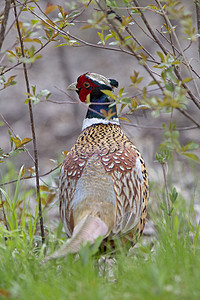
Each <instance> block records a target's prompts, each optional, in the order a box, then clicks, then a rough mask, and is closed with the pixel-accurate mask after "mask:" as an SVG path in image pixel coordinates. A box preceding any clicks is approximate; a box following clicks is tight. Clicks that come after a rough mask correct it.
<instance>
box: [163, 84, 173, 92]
mask: <svg viewBox="0 0 200 300" xmlns="http://www.w3.org/2000/svg"><path fill="white" fill-rule="evenodd" d="M165 88H166V89H167V90H168V91H170V92H173V91H174V85H173V83H172V82H167V83H166V84H165Z"/></svg>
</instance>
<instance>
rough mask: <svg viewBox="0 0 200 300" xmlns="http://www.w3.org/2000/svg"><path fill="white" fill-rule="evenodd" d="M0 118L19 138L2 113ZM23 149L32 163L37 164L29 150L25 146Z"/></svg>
mask: <svg viewBox="0 0 200 300" xmlns="http://www.w3.org/2000/svg"><path fill="white" fill-rule="evenodd" d="M0 117H1V118H2V120H3V122H4V123H5V124H6V126H7V127H8V128H9V129H10V131H11V133H12V135H13V136H14V137H15V138H16V137H17V135H16V133H15V132H14V130H13V128H12V127H11V126H10V124H9V123H8V121H7V120H6V119H5V117H4V116H3V115H2V113H0ZM22 148H23V149H24V150H26V152H27V153H28V155H29V156H30V158H31V159H32V161H33V162H34V163H35V160H34V158H33V156H32V155H31V153H30V152H29V151H28V149H27V148H26V147H25V146H23V147H22Z"/></svg>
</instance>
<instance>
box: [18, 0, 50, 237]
mask: <svg viewBox="0 0 200 300" xmlns="http://www.w3.org/2000/svg"><path fill="white" fill-rule="evenodd" d="M13 4H14V14H15V18H16V26H17V31H18V35H19V40H20V45H21V51H22V56H23V57H25V52H24V44H23V40H22V35H21V31H20V26H19V21H18V17H17V9H16V4H15V0H13ZM23 70H24V78H25V84H26V90H27V93H30V85H29V79H28V72H27V68H26V64H25V63H23ZM28 105H29V115H30V122H31V131H32V138H33V149H34V159H35V173H36V191H37V199H38V204H39V220H40V230H41V237H42V243H44V241H45V237H44V225H43V217H42V204H41V197H40V182H39V167H38V153H37V144H36V134H35V126H34V117H33V109H32V102H31V101H29V102H28Z"/></svg>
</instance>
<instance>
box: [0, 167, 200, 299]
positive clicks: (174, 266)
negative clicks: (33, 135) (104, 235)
mask: <svg viewBox="0 0 200 300" xmlns="http://www.w3.org/2000/svg"><path fill="white" fill-rule="evenodd" d="M8 173H10V174H11V175H9V174H6V175H5V178H6V180H9V177H10V176H13V170H10V171H9V172H8ZM5 178H4V179H5ZM12 178H13V177H12ZM195 178H196V175H195ZM19 179H20V174H19V177H18V182H17V183H16V185H15V188H14V189H13V190H12V189H9V190H8V189H6V188H5V189H2V199H3V201H4V202H3V205H1V210H2V206H3V208H4V221H5V217H6V226H5V225H3V222H2V223H1V224H0V240H1V243H0V270H1V275H0V299H20V300H23V299H26V300H27V299H28V300H31V299H34V300H35V299H83V300H84V299H85V300H86V299H101V300H102V299H103V300H104V299H105V300H107V299H108V300H112V299H113V300H114V299H115V300H116V299H137V300H140V299H141V300H145V299H148V300H151V299H152V300H156V299H167V300H169V299H200V286H199V278H200V268H199V266H200V240H199V225H198V224H196V221H195V211H194V209H193V205H192V204H193V199H191V201H190V203H192V204H190V203H188V201H185V199H184V197H183V195H182V194H181V193H179V194H178V197H177V198H176V199H175V200H174V201H172V203H171V205H172V213H171V216H169V215H168V214H167V211H166V203H165V197H164V196H163V194H164V193H163V190H162V188H159V187H158V186H156V184H152V191H151V194H152V197H156V194H157V201H158V200H159V201H160V202H161V205H157V206H156V207H153V205H150V208H149V211H150V215H151V219H152V220H153V222H154V225H155V228H156V236H155V237H154V239H153V244H152V239H146V238H144V237H143V238H142V239H141V240H140V241H139V243H138V244H137V246H136V247H135V248H133V249H131V250H130V251H129V252H128V254H127V251H126V250H127V249H125V247H120V246H119V247H118V249H117V252H116V255H115V259H116V262H115V263H113V266H112V267H108V263H107V265H106V264H103V263H102V264H101V266H100V263H99V262H98V260H99V254H97V255H93V252H92V250H91V249H90V248H89V246H86V247H84V248H83V249H82V251H81V253H80V257H79V258H77V257H76V256H73V255H69V256H68V257H67V258H62V259H61V258H60V259H58V260H52V261H49V262H47V263H46V264H42V259H43V257H44V252H45V250H47V249H48V251H50V252H52V251H53V249H54V248H55V247H56V246H57V244H58V243H59V244H61V243H62V241H63V239H64V238H63V236H62V234H61V231H60V230H59V229H58V228H56V229H55V231H51V233H50V234H49V237H48V239H47V241H46V245H43V246H42V244H41V238H40V236H39V233H38V231H37V221H38V211H37V209H36V212H35V213H34V215H32V214H31V213H30V211H29V207H28V206H27V200H28V199H29V198H30V195H31V193H32V192H31V190H30V189H28V190H26V189H25V188H23V185H22V183H21V182H20V181H19ZM194 182H197V180H196V179H195V180H194ZM198 189H199V187H198V186H196V188H195V193H194V191H191V194H192V195H193V197H194V195H197V196H198V197H199V195H200V193H199V190H198ZM155 190H156V194H155V192H154V191H155ZM170 190H172V189H170ZM197 193H199V194H197ZM152 197H151V198H152ZM172 198H173V197H172ZM172 200H173V199H172ZM199 200H200V197H199V198H198V201H199ZM106 266H107V268H108V270H107V271H105V272H103V271H102V268H103V267H106ZM100 269H101V271H100Z"/></svg>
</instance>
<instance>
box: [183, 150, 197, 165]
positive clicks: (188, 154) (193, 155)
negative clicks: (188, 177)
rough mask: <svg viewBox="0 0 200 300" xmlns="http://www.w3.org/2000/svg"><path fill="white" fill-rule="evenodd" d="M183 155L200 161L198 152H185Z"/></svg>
mask: <svg viewBox="0 0 200 300" xmlns="http://www.w3.org/2000/svg"><path fill="white" fill-rule="evenodd" d="M182 155H185V156H187V157H189V158H191V159H192V160H194V161H196V162H198V163H200V159H199V157H198V156H197V155H196V154H194V153H189V152H183V153H182Z"/></svg>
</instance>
